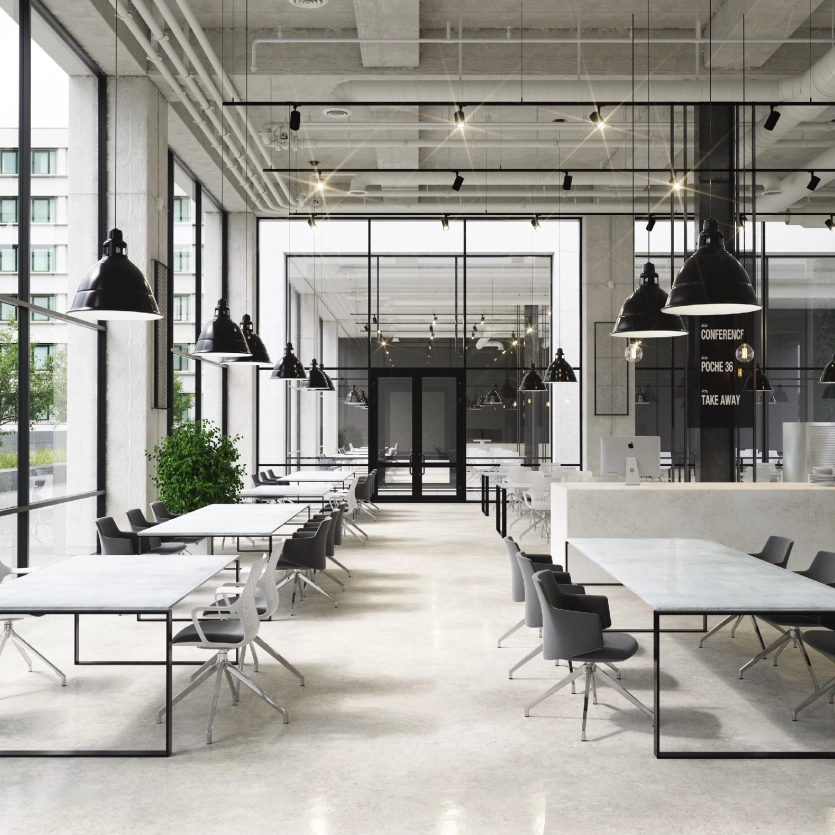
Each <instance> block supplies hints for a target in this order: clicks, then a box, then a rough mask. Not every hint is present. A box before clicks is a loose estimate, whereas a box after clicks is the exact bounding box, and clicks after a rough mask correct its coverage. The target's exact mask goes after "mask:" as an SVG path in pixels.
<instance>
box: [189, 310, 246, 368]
mask: <svg viewBox="0 0 835 835" xmlns="http://www.w3.org/2000/svg"><path fill="white" fill-rule="evenodd" d="M192 353H193V354H199V355H202V356H204V357H208V358H209V359H218V360H222V359H224V358H226V357H230V358H231V359H235V358H236V357H246V358H247V359H249V357H250V356H251V355H252V352H251V351H250V350H249V346H248V345H247V344H246V337H244V335H243V333H242V331H241V329H240V328H239V327H238V326H237V325H236V324H235V323H234V322H233V321H232V317H231V316H230V315H229V307H228V305H227V304H226V299H218V302H217V307H216V308H215V318H214V319H212V321H211V322H206V324H205V325H204V326H203V330H202V331H200V336H199V337H198V339H197V344H196V345H195V346H194V351H192Z"/></svg>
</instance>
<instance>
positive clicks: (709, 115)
mask: <svg viewBox="0 0 835 835" xmlns="http://www.w3.org/2000/svg"><path fill="white" fill-rule="evenodd" d="M708 11H709V13H710V21H709V26H710V29H709V30H708V38H709V40H708V45H707V49H708V72H707V90H708V99H709V102H710V103H709V105H708V111H707V132H708V144H709V147H711V148H712V147H713V0H709V3H708ZM708 182H709V183H710V193H709V196H708V214H709V215H710V216H711V217H713V162H712V161H711V165H710V177H709V180H708Z"/></svg>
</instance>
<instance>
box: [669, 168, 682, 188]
mask: <svg viewBox="0 0 835 835" xmlns="http://www.w3.org/2000/svg"><path fill="white" fill-rule="evenodd" d="M670 185H671V186H672V187H673V191H681V183H680V182H679V180H678V177H676V172H675V171H673V174H672V176H671V177H670Z"/></svg>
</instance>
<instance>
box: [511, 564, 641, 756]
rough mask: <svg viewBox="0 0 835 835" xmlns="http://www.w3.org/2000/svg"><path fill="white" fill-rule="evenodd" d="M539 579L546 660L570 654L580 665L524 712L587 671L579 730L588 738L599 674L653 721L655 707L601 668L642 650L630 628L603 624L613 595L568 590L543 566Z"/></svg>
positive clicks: (536, 582) (535, 580) (607, 616)
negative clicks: (619, 629)
mask: <svg viewBox="0 0 835 835" xmlns="http://www.w3.org/2000/svg"><path fill="white" fill-rule="evenodd" d="M534 585H535V587H536V593H537V596H538V597H539V602H540V606H541V608H542V616H543V644H544V649H543V653H542V654H543V657H544V658H545V660H546V661H554V660H556V659H559V658H565V659H567V660H568V661H571V662H574V663H579V664H580V666H579V667H577V668H576V669H574V670H572V671H571V672H570V673H569V675H567V676H566V677H565V678H564V679H563V680H562V681H560V682H559V683H557V684H555V685H554V686H553V687H551V688H549V689H548V690H546V691H545V692H544V693H543V694H542V695H541V696H539V697H538V698H536V699H534V700H533V701H532V702H531V703H530V704H528V705H527V706H526V707H525V716H530V715H531V714H530V712H531V708H533V707H535V706H536V705H538V704H539V703H540V702H541V701H544V700H545V699H547V698H548V697H549V696H552V695H553V694H554V693H556V692H557V691H558V690H561V689H562V688H563V687H565V686H566V685H567V684H571V683H572V682H574V681H575V680H576V679H578V678H579V677H580V676H584V677H585V694H584V697H583V726H582V732H581V734H580V739H581V740H582V741H583V742H585V741H586V716H587V715H588V709H589V689H591V690H592V699H593V701H594V704H597V680H598V679H599V680H600V681H601V682H602V683H604V684H608V685H609V686H610V687H611V688H613V689H614V690H616V691H617V692H618V693H620V694H621V696H623V697H624V698H625V699H627V700H628V701H630V702H632V704H633V705H635V707H637V708H640V709H641V710H642V711H643V712H644V713H646V714H647V716H649V717H650V719H652V720H653V722H654V721H655V717H654V716H653V712H652V711H651V710H650V709H649V708H648V707H647V706H646V705H644V704H642V703H641V702H639V701H638V699H636V698H635V697H634V696H633V695H632V694H631V693H630V692H629V691H628V690H626V689H625V688H624V687H622V686H621V685H620V684H619V683H618V682H617V681H616V680H615V679H613V678H612V677H611V676H610V675H609V674H608V673H605V672H604V671H603V670H601V669H600V665H601V664H606V665H609V664H615V663H619V662H621V661H627V660H628V659H630V658H632V656H633V655H635V653H636V652H637V651H638V642H637V641H636V640H635V639H634V638H633V637H632V636H631V635H629V634H628V633H626V632H604V631H603V624H604V622H605V620H608V619H609V602H608V600H607V599H606V598H605V597H603V596H602V595H586V594H564V593H563V590H562V589H561V588H560V585H559V584H558V583H557V581H556V579H555V578H554V575H553V574H552V572H550V571H538V572H537V573H536V575H535V576H534Z"/></svg>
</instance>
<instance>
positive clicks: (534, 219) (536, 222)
mask: <svg viewBox="0 0 835 835" xmlns="http://www.w3.org/2000/svg"><path fill="white" fill-rule="evenodd" d="M531 226H533V228H534V229H536V231H537V232H538V231H539V230H540V229H541V228H542V227H541V226H540V225H539V218H538V217H537V216H536V215H534V216H533V217H532V218H531Z"/></svg>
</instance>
